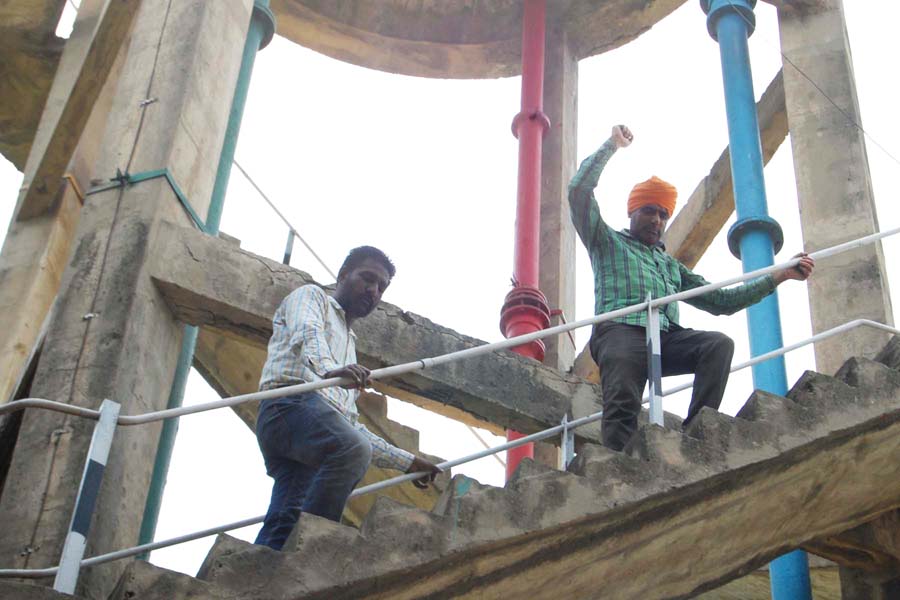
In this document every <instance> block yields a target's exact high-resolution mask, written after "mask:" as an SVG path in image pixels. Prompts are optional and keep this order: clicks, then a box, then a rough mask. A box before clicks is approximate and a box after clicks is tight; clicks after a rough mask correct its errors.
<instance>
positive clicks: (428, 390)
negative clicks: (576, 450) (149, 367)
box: [150, 224, 600, 439]
mask: <svg viewBox="0 0 900 600" xmlns="http://www.w3.org/2000/svg"><path fill="white" fill-rule="evenodd" d="M150 274H151V276H152V278H153V280H154V282H155V283H156V286H157V288H158V289H159V290H160V291H161V292H162V295H163V296H164V297H165V299H166V303H167V304H168V306H169V307H170V309H171V310H172V312H173V313H174V315H175V316H176V317H177V318H179V319H181V320H183V321H185V322H187V323H190V324H192V325H201V326H210V327H213V328H216V329H218V330H220V331H224V332H229V333H230V334H231V335H234V336H238V337H241V338H242V339H245V340H248V341H251V342H255V343H257V344H262V343H265V342H266V341H267V340H268V338H269V335H270V334H271V319H272V315H273V314H274V312H275V309H276V308H277V307H278V304H279V303H280V302H281V300H282V299H283V298H284V297H285V296H286V295H287V294H288V293H290V292H291V291H292V290H294V289H295V288H297V287H299V286H301V285H305V284H307V283H312V282H313V281H312V279H311V278H310V277H309V275H307V274H306V273H303V272H302V271H298V270H296V269H294V268H292V267H289V266H285V265H283V264H281V263H278V262H275V261H272V260H268V259H265V258H262V257H259V256H256V255H254V254H251V253H249V252H247V251H245V250H241V249H240V248H235V247H234V246H233V245H232V244H229V243H227V242H224V241H222V240H218V239H215V238H210V237H209V236H206V235H203V234H202V233H200V232H197V231H194V230H191V229H187V228H183V227H177V226H174V225H170V224H161V225H160V227H159V229H158V232H157V236H156V240H155V251H154V252H153V266H152V267H151V268H150ZM354 330H355V331H356V333H357V336H358V342H357V355H358V357H359V360H360V362H361V363H362V364H364V365H365V366H367V367H369V368H379V367H384V366H388V365H396V364H402V363H406V362H412V361H415V360H418V359H421V358H425V357H430V356H438V355H442V354H446V353H448V352H452V351H456V350H461V349H464V348H471V347H473V346H477V345H480V344H483V343H484V342H482V341H480V340H477V339H475V338H471V337H468V336H465V335H463V334H460V333H457V332H455V331H453V330H450V329H447V328H445V327H441V326H440V325H437V324H436V323H433V322H431V321H429V320H428V319H426V318H424V317H421V316H419V315H415V314H412V313H409V312H406V311H404V310H402V309H401V308H399V307H396V306H393V305H391V304H387V303H386V302H382V303H381V304H380V305H379V306H378V308H377V309H376V310H375V311H374V312H373V313H372V314H371V315H369V316H368V317H366V318H365V319H361V320H360V321H358V322H357V323H356V324H354ZM382 386H383V387H382ZM382 386H377V387H379V389H382V390H384V392H385V393H387V394H388V395H390V396H394V397H399V398H401V399H404V400H406V399H408V397H410V396H418V397H424V398H427V399H430V400H431V401H433V402H434V403H435V404H440V405H445V406H450V407H451V408H454V409H456V410H458V411H462V412H465V413H468V414H471V415H474V416H476V417H477V418H478V419H480V420H483V421H488V422H490V423H494V424H496V425H499V426H502V427H508V428H511V429H515V430H517V431H522V432H525V433H532V432H535V431H538V430H540V429H544V428H546V427H548V426H553V425H557V424H559V422H560V421H561V420H562V416H563V414H565V413H566V411H569V410H571V411H572V414H574V416H575V417H580V416H585V415H588V414H591V413H593V412H595V411H596V410H598V399H599V393H600V392H599V388H598V387H597V386H594V385H591V384H588V383H586V382H584V381H582V380H581V379H579V378H577V377H575V376H572V375H567V374H564V373H561V372H559V371H557V370H556V369H551V368H549V367H547V366H544V365H542V364H540V363H538V362H536V361H534V360H531V359H528V358H524V357H522V356H519V355H517V354H514V353H512V352H508V351H504V352H495V353H492V354H489V355H487V356H484V357H480V358H475V359H471V360H466V361H459V362H455V363H452V364H446V365H441V366H438V367H433V368H429V369H425V370H423V371H416V372H413V373H409V374H407V375H401V376H398V377H394V378H391V379H390V380H386V381H384V382H382ZM404 393H406V394H408V396H404V395H403V394H404ZM578 434H579V435H580V436H581V437H583V438H585V439H599V425H596V424H593V425H590V426H586V427H584V428H583V429H579V430H578Z"/></svg>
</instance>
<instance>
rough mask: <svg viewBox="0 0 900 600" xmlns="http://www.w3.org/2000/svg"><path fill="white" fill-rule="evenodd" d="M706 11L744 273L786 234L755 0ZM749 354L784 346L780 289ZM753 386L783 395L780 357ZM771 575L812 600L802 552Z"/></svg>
mask: <svg viewBox="0 0 900 600" xmlns="http://www.w3.org/2000/svg"><path fill="white" fill-rule="evenodd" d="M700 3H701V6H702V8H703V10H704V11H705V12H706V14H707V27H708V30H709V34H710V35H711V36H712V37H713V39H715V40H717V41H718V42H719V53H720V55H721V59H722V78H723V81H724V87H725V109H726V113H727V117H728V140H729V144H730V146H729V148H730V155H731V174H732V178H733V181H734V200H735V209H736V212H737V222H736V223H735V224H734V225H733V226H732V227H731V229H730V230H729V231H728V247H729V249H730V250H731V252H732V254H734V255H735V256H736V257H738V258H740V259H741V262H742V265H743V269H744V272H748V271H753V270H756V269H759V268H762V267H766V266H769V265H772V264H773V263H774V260H775V258H774V257H775V253H776V252H778V251H779V250H780V249H781V245H782V243H783V241H784V237H783V234H782V231H781V227H780V226H779V225H778V223H777V222H776V221H775V220H774V219H772V218H771V217H769V215H768V208H767V205H766V189H765V180H764V178H763V161H762V150H761V144H760V138H759V122H758V118H757V113H756V99H755V96H754V93H753V78H752V75H751V70H750V51H749V48H748V44H747V38H748V37H749V36H750V35H751V34H752V33H753V29H754V27H755V24H756V18H755V15H754V13H753V8H754V6H755V5H756V0H700ZM747 321H748V328H749V332H750V352H751V355H752V356H758V355H760V354H764V353H766V352H769V351H771V350H775V349H777V348H781V347H782V345H783V341H782V337H781V320H780V317H779V309H778V295H777V292H776V293H774V294H772V295H771V296H769V297H768V298H766V299H765V300H763V301H762V302H760V303H758V304H756V305H754V306H751V307H750V308H749V309H748V310H747ZM753 384H754V387H756V388H758V389H761V390H764V391H767V392H772V393H774V394H779V395H784V394H786V393H787V389H788V386H787V375H786V373H785V368H784V357H781V356H780V357H777V358H774V359H771V360H768V361H765V362H763V363H760V364H758V365H754V366H753ZM769 576H770V582H771V588H772V597H773V598H774V599H775V600H811V598H812V591H811V588H810V582H809V564H808V560H807V557H806V553H805V552H803V551H800V550H797V551H794V552H790V553H788V554H785V555H784V556H781V557H779V558H777V559H775V560H774V561H772V562H771V564H770V568H769Z"/></svg>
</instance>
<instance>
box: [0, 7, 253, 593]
mask: <svg viewBox="0 0 900 600" xmlns="http://www.w3.org/2000/svg"><path fill="white" fill-rule="evenodd" d="M252 4H253V2H252V0H241V1H234V2H206V1H205V0H144V1H143V2H142V3H141V7H140V11H139V13H138V15H137V17H136V18H135V23H134V28H133V30H132V34H131V38H130V40H129V42H128V47H127V56H126V57H125V59H124V62H123V65H122V74H121V76H120V78H119V81H118V85H117V88H116V93H115V95H114V100H113V104H112V108H111V110H110V111H109V118H108V121H107V124H106V129H105V135H104V138H103V143H102V144H101V154H100V157H99V158H98V160H97V162H96V165H95V167H94V168H93V173H92V178H93V179H104V178H109V177H111V176H113V175H114V174H115V173H116V171H117V169H119V170H121V171H123V172H129V173H131V174H138V173H141V172H146V171H150V170H156V169H162V168H167V169H169V171H170V172H171V174H172V176H173V177H174V179H175V181H176V182H177V183H178V184H179V186H180V187H181V189H182V191H183V192H184V194H185V195H186V196H187V198H188V199H189V201H190V202H191V203H192V204H193V207H194V209H195V210H196V212H197V213H199V214H205V213H206V208H207V205H208V202H209V198H210V193H211V190H212V186H213V181H214V178H215V173H216V166H217V154H218V153H217V151H216V150H217V149H218V148H220V147H221V145H222V136H223V135H224V132H225V125H226V122H227V119H228V112H229V108H230V104H231V97H232V92H233V90H234V85H235V81H236V79H237V74H238V68H239V65H240V60H241V51H242V48H243V45H244V37H245V35H246V31H247V26H248V23H249V19H250V11H251V7H252ZM161 221H171V222H175V223H177V224H179V225H182V226H184V227H191V226H192V225H191V221H190V219H189V218H188V217H187V216H186V214H185V211H184V209H183V208H182V206H181V205H180V204H179V202H178V199H177V197H176V195H175V193H174V192H173V190H172V188H171V187H170V186H169V184H168V183H167V182H166V180H165V179H163V178H157V179H152V180H148V181H144V182H141V183H138V184H135V185H132V186H128V187H124V188H115V189H110V190H107V191H104V192H101V193H98V194H94V195H90V196H88V198H87V201H86V203H85V206H84V208H83V209H82V214H81V219H80V221H79V224H78V230H77V234H76V237H75V242H74V251H73V254H72V257H71V259H70V261H69V264H68V266H67V267H66V271H65V273H64V275H63V279H62V285H61V288H60V293H59V296H58V299H57V305H56V309H55V311H54V315H53V317H52V320H51V323H50V327H49V330H48V334H47V338H46V341H45V345H44V351H43V353H42V355H41V358H40V362H39V364H38V368H37V373H36V375H35V379H34V383H33V385H32V394H33V395H35V396H40V397H44V398H50V399H53V400H59V401H64V402H71V403H73V404H77V405H80V406H88V407H92V408H97V407H98V406H99V404H100V402H101V401H102V400H103V399H104V398H111V399H114V400H116V401H118V402H120V403H122V405H123V408H122V412H123V414H135V413H142V412H147V411H151V410H158V409H160V408H163V407H164V406H165V403H166V399H167V396H168V391H169V388H170V386H171V382H172V375H173V372H174V369H175V363H176V360H177V357H178V348H179V345H180V343H181V332H182V327H181V326H180V325H179V324H178V323H177V322H176V321H175V319H174V318H173V316H172V314H171V312H170V310H169V308H168V307H167V305H166V304H165V302H164V300H163V298H162V296H161V295H160V294H159V292H158V291H157V289H156V288H155V286H154V285H153V283H152V282H151V280H150V277H149V275H148V273H147V269H146V264H147V262H148V261H149V259H150V257H151V255H152V253H153V250H154V248H153V240H154V236H155V232H156V230H157V228H158V227H159V224H160V222H161ZM92 425H93V423H92V422H90V421H85V420H84V419H79V418H72V417H64V416H62V415H60V414H59V413H51V412H45V411H28V413H27V414H26V415H25V417H24V419H23V422H22V426H21V430H20V433H19V440H18V444H17V446H16V449H15V453H14V456H13V460H12V464H11V466H10V472H9V477H8V479H7V482H6V485H5V487H4V489H3V495H2V497H0V531H3V536H0V564H3V565H4V566H10V567H28V568H34V567H45V566H50V565H55V564H57V561H58V559H59V555H60V550H61V547H62V541H63V539H64V535H65V532H66V529H67V527H68V524H69V519H70V517H71V512H72V507H73V504H74V495H75V491H76V490H77V487H78V485H77V483H78V481H79V479H80V477H81V473H82V470H83V468H84V457H85V455H86V451H87V448H88V445H89V443H90V435H91V430H92ZM159 429H160V426H159V424H154V425H153V426H138V427H130V428H119V429H118V431H117V433H116V439H115V442H114V444H113V449H112V453H111V455H110V460H109V464H108V466H107V468H106V474H105V478H104V481H103V485H102V487H101V492H100V496H99V498H98V502H97V512H96V513H95V515H94V518H93V525H92V529H91V534H90V537H89V541H88V547H87V555H88V556H90V555H92V554H99V553H102V552H107V551H110V550H114V549H118V548H123V547H127V546H130V545H133V544H134V543H135V542H136V541H137V538H138V530H139V527H140V522H141V514H142V512H143V508H144V502H145V498H146V493H147V486H148V484H149V479H150V474H151V470H152V461H148V460H147V457H148V456H153V455H154V453H155V446H156V442H157V440H158V439H159ZM123 568H124V564H123V563H122V562H121V561H120V562H117V563H110V564H107V565H102V566H98V567H96V568H91V569H88V570H86V571H84V572H83V573H82V577H81V580H80V583H79V589H78V593H79V594H83V595H85V596H86V597H89V598H105V597H106V595H107V594H108V593H109V591H110V590H111V588H112V586H113V585H114V584H115V580H116V579H117V577H118V574H119V573H120V572H121V570H122V569H123Z"/></svg>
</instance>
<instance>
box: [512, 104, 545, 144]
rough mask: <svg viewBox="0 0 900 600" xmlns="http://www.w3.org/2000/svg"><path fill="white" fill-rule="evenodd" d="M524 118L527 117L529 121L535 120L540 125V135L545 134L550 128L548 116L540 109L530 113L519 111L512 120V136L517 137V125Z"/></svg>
mask: <svg viewBox="0 0 900 600" xmlns="http://www.w3.org/2000/svg"><path fill="white" fill-rule="evenodd" d="M524 119H528V120H529V121H537V122H538V123H540V125H541V137H544V136H545V135H547V131H549V130H550V117H548V116H547V114H546V113H545V112H544V111H542V110H538V111H535V112H531V113H525V112H520V113H519V114H517V115H516V116H515V117H513V120H512V134H513V137H514V138H516V139H519V125H521V124H522V121H523V120H524Z"/></svg>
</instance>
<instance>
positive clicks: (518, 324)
mask: <svg viewBox="0 0 900 600" xmlns="http://www.w3.org/2000/svg"><path fill="white" fill-rule="evenodd" d="M548 327H550V305H549V304H547V297H546V296H544V293H543V292H541V290H539V289H537V288H533V287H529V286H525V285H517V286H516V287H514V288H513V289H512V291H510V292H509V293H508V294H507V295H506V300H505V301H504V302H503V308H502V309H501V310H500V331H501V332H503V335H505V336H506V337H516V336H517V335H523V334H526V333H531V332H532V331H540V330H541V329H547V328H548ZM520 348H521V349H522V350H520ZM545 350H546V347H545V346H544V342H543V341H542V340H534V341H532V342H529V343H528V344H524V345H522V346H517V347H516V348H513V351H514V352H519V353H520V354H524V355H525V356H528V357H530V358H533V359H535V360H538V361H542V360H544V351H545Z"/></svg>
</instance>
